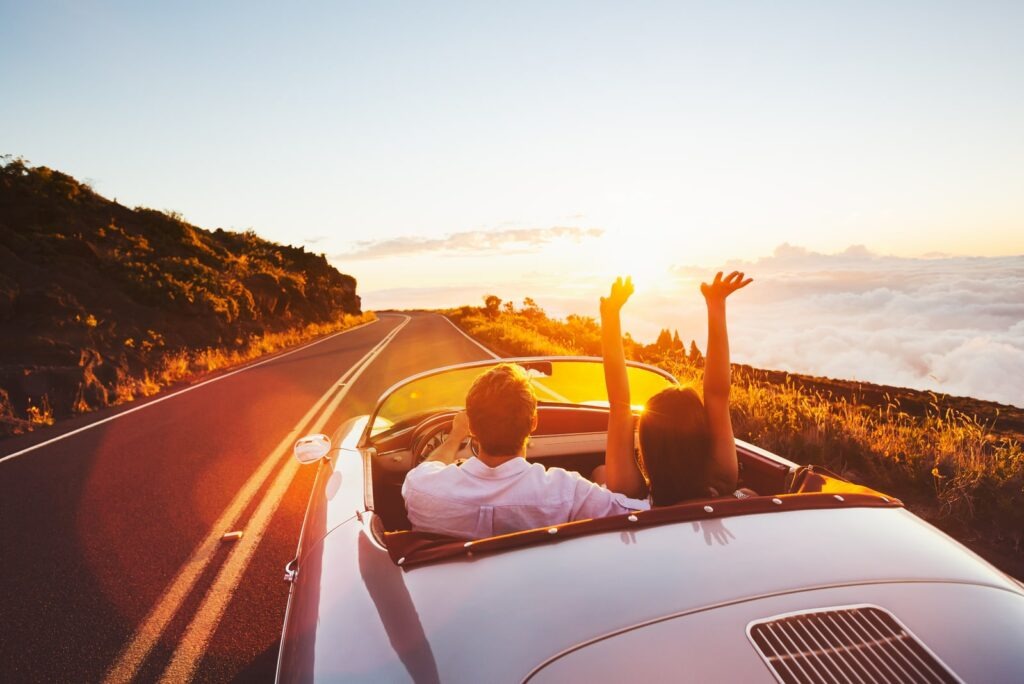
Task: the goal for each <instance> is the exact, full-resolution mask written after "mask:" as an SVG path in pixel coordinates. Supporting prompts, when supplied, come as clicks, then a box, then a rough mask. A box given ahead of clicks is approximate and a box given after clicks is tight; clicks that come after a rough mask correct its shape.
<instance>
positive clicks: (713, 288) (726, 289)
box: [601, 271, 754, 304]
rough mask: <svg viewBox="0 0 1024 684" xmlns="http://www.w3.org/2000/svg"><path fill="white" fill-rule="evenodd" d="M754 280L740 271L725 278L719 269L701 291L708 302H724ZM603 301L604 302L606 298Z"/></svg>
mask: <svg viewBox="0 0 1024 684" xmlns="http://www.w3.org/2000/svg"><path fill="white" fill-rule="evenodd" d="M753 280H754V279H753V278H747V279H746V280H744V279H743V273H741V272H740V271H733V272H732V273H730V274H729V275H727V276H726V277H725V278H724V279H723V278H722V272H721V271H719V272H718V273H716V274H715V279H714V280H713V281H711V284H710V285H709V284H707V283H701V284H700V292H701V294H702V295H704V299H705V300H707V302H708V304H711V303H712V302H719V301H720V302H724V301H725V298H726V297H728V296H729V295H731V294H732V293H733V292H735V291H736V290H738V289H740V288H741V287H746V286H747V285H749V284H750V283H752V282H753ZM613 290H614V288H613ZM601 301H602V302H604V299H602V300H601Z"/></svg>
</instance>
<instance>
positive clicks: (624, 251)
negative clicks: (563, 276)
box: [590, 232, 677, 291]
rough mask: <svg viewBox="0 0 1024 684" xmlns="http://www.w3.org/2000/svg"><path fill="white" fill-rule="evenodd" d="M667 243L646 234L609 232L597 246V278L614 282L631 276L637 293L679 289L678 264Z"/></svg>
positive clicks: (594, 267)
mask: <svg viewBox="0 0 1024 684" xmlns="http://www.w3.org/2000/svg"><path fill="white" fill-rule="evenodd" d="M673 256H674V253H673V250H671V249H666V245H665V244H664V241H663V240H659V239H658V237H653V239H652V236H649V235H643V234H639V235H638V234H632V235H630V234H628V233H625V232H615V233H611V232H609V233H607V234H605V235H604V236H602V238H601V239H600V240H597V241H595V242H594V243H593V262H592V264H591V269H590V270H591V271H592V274H593V276H594V277H595V278H597V279H600V280H604V281H607V282H609V283H611V282H612V281H613V280H615V278H617V277H619V276H631V277H632V278H633V285H634V286H635V287H636V288H637V291H640V290H647V291H653V290H657V291H666V290H671V289H672V288H673V287H674V286H675V280H676V278H675V277H674V276H673V274H672V266H673V265H674V263H675V262H676V261H677V260H675V259H674V258H673Z"/></svg>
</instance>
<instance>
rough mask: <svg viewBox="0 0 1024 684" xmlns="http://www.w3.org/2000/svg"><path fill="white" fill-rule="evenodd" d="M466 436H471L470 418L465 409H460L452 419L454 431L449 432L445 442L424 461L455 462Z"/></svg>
mask: <svg viewBox="0 0 1024 684" xmlns="http://www.w3.org/2000/svg"><path fill="white" fill-rule="evenodd" d="M466 437H469V418H468V417H467V416H466V412H465V411H459V412H458V413H457V414H455V419H454V420H453V421H452V431H451V432H450V433H449V434H448V438H447V439H446V440H445V441H444V444H442V445H441V446H439V447H437V448H436V449H434V453H432V454H430V456H427V458H425V459H423V462H424V463H426V462H427V461H440V462H442V463H454V462H455V457H456V455H457V454H458V453H459V447H460V446H461V445H462V442H463V440H465V439H466Z"/></svg>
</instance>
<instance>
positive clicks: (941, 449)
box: [441, 296, 1024, 577]
mask: <svg viewBox="0 0 1024 684" xmlns="http://www.w3.org/2000/svg"><path fill="white" fill-rule="evenodd" d="M485 302H486V305H485V306H484V307H473V306H464V307H461V308H459V309H451V310H446V311H442V312H441V313H444V314H446V315H448V316H449V317H450V318H451V319H452V320H453V321H454V322H455V323H457V324H458V325H459V326H460V327H461V328H462V329H463V330H465V331H466V332H467V333H469V334H470V335H472V336H473V337H475V338H476V339H479V340H480V341H481V342H483V343H484V344H486V345H487V346H488V347H490V348H491V349H494V350H495V351H496V352H498V353H501V354H503V355H508V356H534V355H546V354H569V355H576V354H582V355H588V356H600V354H601V341H600V327H599V326H598V323H597V322H596V321H595V320H594V319H592V318H589V317H583V316H572V315H571V316H568V317H567V318H566V319H565V320H558V319H552V318H550V317H548V316H547V315H546V314H545V313H544V311H543V310H542V309H541V308H540V307H539V306H537V304H536V303H535V302H534V301H533V300H532V299H529V298H527V299H526V300H524V302H523V306H522V307H520V308H518V309H517V308H516V307H515V306H514V305H513V303H512V302H506V303H504V305H502V303H501V300H499V299H498V298H497V297H493V296H492V297H487V298H485ZM701 332H703V331H701ZM625 347H626V355H627V357H628V358H630V359H633V360H636V361H641V362H644V363H649V364H652V365H655V366H659V367H661V368H664V369H665V370H667V371H669V372H670V373H672V374H673V375H674V376H675V377H676V378H678V379H679V380H680V381H681V382H683V383H686V384H691V385H693V386H694V387H696V388H697V389H698V390H699V389H700V386H701V381H702V377H703V376H702V374H703V356H702V354H701V351H700V349H699V348H698V346H697V344H696V343H695V342H693V341H691V342H689V343H688V344H687V343H684V342H683V340H682V339H680V336H679V334H678V332H677V333H675V334H672V333H671V332H670V331H668V330H663V331H662V333H661V335H660V336H659V338H658V340H657V341H656V342H655V343H653V344H640V343H637V342H636V341H634V340H632V339H631V338H630V337H629V335H628V334H627V335H626V339H625ZM731 409H732V417H733V425H734V429H735V432H736V436H737V437H738V438H740V439H743V440H746V441H749V442H752V443H754V444H757V445H759V446H761V447H764V448H766V449H769V450H770V451H773V452H775V453H778V454H781V455H783V456H786V457H787V458H789V459H791V460H793V461H796V462H798V463H814V464H820V465H824V466H826V467H828V468H830V469H832V470H834V471H836V472H839V473H840V474H842V475H843V476H845V477H847V478H848V479H850V480H853V481H856V482H862V483H864V484H867V485H869V486H872V487H875V488H877V489H879V490H881V491H885V492H889V493H891V494H893V495H895V496H898V497H899V498H901V499H903V500H904V501H905V502H906V503H907V504H908V506H909V507H910V508H911V509H912V510H913V511H914V512H915V513H917V514H918V515H920V516H922V517H924V518H925V519H927V520H929V521H930V522H932V523H933V524H936V525H937V526H939V527H941V528H943V529H944V530H946V531H947V532H948V533H950V534H952V535H953V536H955V537H956V538H957V539H959V540H960V541H961V542H963V543H965V544H967V545H968V546H970V547H971V548H972V549H974V550H975V551H977V552H978V553H979V554H981V555H983V556H985V557H987V558H988V559H989V560H990V561H992V562H993V563H995V564H996V565H998V566H1000V567H1002V568H1003V569H1004V570H1006V571H1008V572H1010V573H1012V574H1014V575H1016V576H1017V577H1024V554H1022V553H1021V551H1022V550H1024V549H1022V543H1024V506H1022V505H1021V503H1022V502H1024V447H1022V441H1024V410H1021V409H1019V408H1015V407H1013V406H1005V405H1000V404H996V403H994V402H988V401H981V400H978V399H972V398H967V397H951V396H946V395H937V394H934V393H932V392H920V391H916V390H911V389H906V388H898V387H886V386H881V385H872V384H869V383H860V382H853V381H848V380H834V379H830V378H816V377H810V376H801V375H796V374H791V373H785V372H781V371H771V370H761V369H755V368H751V367H749V366H740V365H735V366H734V367H733V391H732V397H731Z"/></svg>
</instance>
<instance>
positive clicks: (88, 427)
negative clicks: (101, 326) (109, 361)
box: [0, 319, 380, 463]
mask: <svg viewBox="0 0 1024 684" xmlns="http://www.w3.org/2000/svg"><path fill="white" fill-rule="evenodd" d="M377 320H380V319H377ZM377 320H373V321H370V322H369V323H360V324H359V325H357V326H355V327H354V328H347V329H346V330H340V331H338V332H336V333H333V334H331V335H328V336H327V337H322V338H320V339H319V340H314V341H313V342H310V343H308V344H304V345H302V346H301V347H296V348H295V349H291V350H289V351H286V352H284V353H283V354H277V355H276V356H272V357H271V358H269V359H265V360H263V361H259V362H257V363H253V364H251V365H248V366H245V367H244V368H239V369H238V370H233V371H231V372H230V373H225V374H224V375H218V376H217V377H215V378H210V379H209V380H204V381H203V382H200V383H199V384H196V385H191V386H189V387H186V388H184V389H180V390H178V391H177V392H171V393H170V394H168V395H167V396H164V397H159V398H158V399H154V400H153V401H149V402H146V403H145V404H142V405H140V406H135V407H132V408H130V409H128V410H126V411H121V412H120V413H117V414H115V415H113V416H107V417H106V418H103V419H101V420H97V421H96V422H95V423H89V424H88V425H83V426H82V427H80V428H76V429H74V430H71V431H70V432H65V433H64V434H62V435H57V436H56V437H52V438H50V439H48V440H46V441H45V442H40V443H39V444H33V445H32V446H30V447H26V448H24V449H22V450H21V451H15V452H14V453H11V454H7V455H6V456H3V457H0V463H3V462H4V461H9V460H11V459H13V458H17V457H18V456H22V455H24V454H27V453H29V452H30V451H35V450H36V449H41V448H43V447H44V446H48V445H50V444H53V443H54V442H59V441H61V440H62V439H67V438H68V437H71V436H72V435H77V434H78V433H79V432H85V431H86V430H91V429H92V428H94V427H96V426H98V425H103V424H104V423H109V422H110V421H112V420H117V419H118V418H123V417H124V416H127V415H128V414H129V413H135V412H136V411H141V410H142V409H146V408H149V407H150V406H155V405H157V404H159V403H160V402H162V401H167V400H168V399H172V398H174V397H176V396H179V395H181V394H184V393H185V392H191V391H192V390H195V389H199V388H200V387H203V386H204V385H209V384H210V383H214V382H219V381H221V380H223V379H225V378H230V377H231V376H232V375H235V374H237V373H243V372H245V371H247V370H251V369H253V368H256V367H257V366H262V365H263V364H265V363H270V362H271V361H277V360H278V359H283V358H284V357H286V356H291V355H292V354H294V353H296V352H300V351H302V350H303V349H308V348H309V347H312V346H314V345H317V344H320V343H321V342H326V341H327V340H330V339H333V338H335V337H337V336H338V335H344V334H345V333H347V332H352V331H353V330H358V329H359V328H362V327H364V326H367V325H371V324H373V323H376V322H377Z"/></svg>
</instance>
